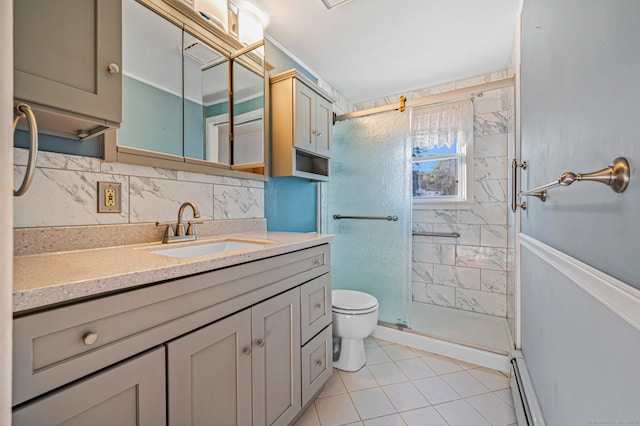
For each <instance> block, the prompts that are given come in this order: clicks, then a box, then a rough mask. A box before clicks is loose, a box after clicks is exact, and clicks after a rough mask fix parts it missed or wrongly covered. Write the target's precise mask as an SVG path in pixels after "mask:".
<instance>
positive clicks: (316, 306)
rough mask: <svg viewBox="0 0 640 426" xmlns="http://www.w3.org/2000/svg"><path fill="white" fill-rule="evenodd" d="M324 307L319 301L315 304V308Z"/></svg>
mask: <svg viewBox="0 0 640 426" xmlns="http://www.w3.org/2000/svg"><path fill="white" fill-rule="evenodd" d="M320 308H322V305H321V304H319V303H316V304H315V305H313V309H320Z"/></svg>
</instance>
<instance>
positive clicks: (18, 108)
mask: <svg viewBox="0 0 640 426" xmlns="http://www.w3.org/2000/svg"><path fill="white" fill-rule="evenodd" d="M14 112H15V115H16V116H15V117H14V119H13V132H14V134H15V131H16V127H17V126H18V121H19V120H20V118H21V117H26V118H27V124H28V125H29V160H28V162H27V170H26V172H25V175H24V179H23V180H22V184H21V185H20V188H18V189H15V188H14V190H13V195H14V196H15V197H20V196H21V195H24V194H25V193H26V192H27V190H28V189H29V187H30V186H31V181H32V180H33V175H34V174H35V172H36V162H37V161H38V123H37V122H36V117H35V116H34V115H33V111H31V107H30V106H29V105H27V104H22V103H21V104H16V105H15V108H14Z"/></svg>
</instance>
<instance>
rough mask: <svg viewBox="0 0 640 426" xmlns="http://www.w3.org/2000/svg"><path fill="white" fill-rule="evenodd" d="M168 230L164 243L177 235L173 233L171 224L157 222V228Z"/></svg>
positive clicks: (165, 233) (165, 232)
mask: <svg viewBox="0 0 640 426" xmlns="http://www.w3.org/2000/svg"><path fill="white" fill-rule="evenodd" d="M165 225H166V227H167V229H165V231H164V242H167V240H169V238H171V237H173V236H174V235H175V234H174V232H173V226H171V223H170V222H156V226H165Z"/></svg>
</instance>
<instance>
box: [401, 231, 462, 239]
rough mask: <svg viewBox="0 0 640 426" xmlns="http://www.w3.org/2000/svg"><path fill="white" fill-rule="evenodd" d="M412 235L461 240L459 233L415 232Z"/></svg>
mask: <svg viewBox="0 0 640 426" xmlns="http://www.w3.org/2000/svg"><path fill="white" fill-rule="evenodd" d="M412 235H414V236H419V237H446V238H460V233H459V232H414V233H412Z"/></svg>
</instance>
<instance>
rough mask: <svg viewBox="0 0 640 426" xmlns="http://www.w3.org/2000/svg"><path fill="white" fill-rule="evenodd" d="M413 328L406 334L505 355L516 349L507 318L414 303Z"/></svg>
mask: <svg viewBox="0 0 640 426" xmlns="http://www.w3.org/2000/svg"><path fill="white" fill-rule="evenodd" d="M411 325H412V327H411V328H410V329H405V331H407V332H410V333H416V334H420V335H423V336H428V337H433V338H436V339H440V340H444V341H447V342H451V343H457V344H460V345H465V346H469V347H472V348H476V349H482V350H485V351H489V352H493V353H497V354H501V355H508V354H509V352H510V351H511V350H513V340H512V338H511V333H510V331H509V325H508V323H507V319H506V318H500V317H495V316H492V315H486V314H480V313H477V312H468V311H462V310H459V309H451V308H446V307H442V306H435V305H428V304H425V303H420V302H413V303H412V316H411Z"/></svg>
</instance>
